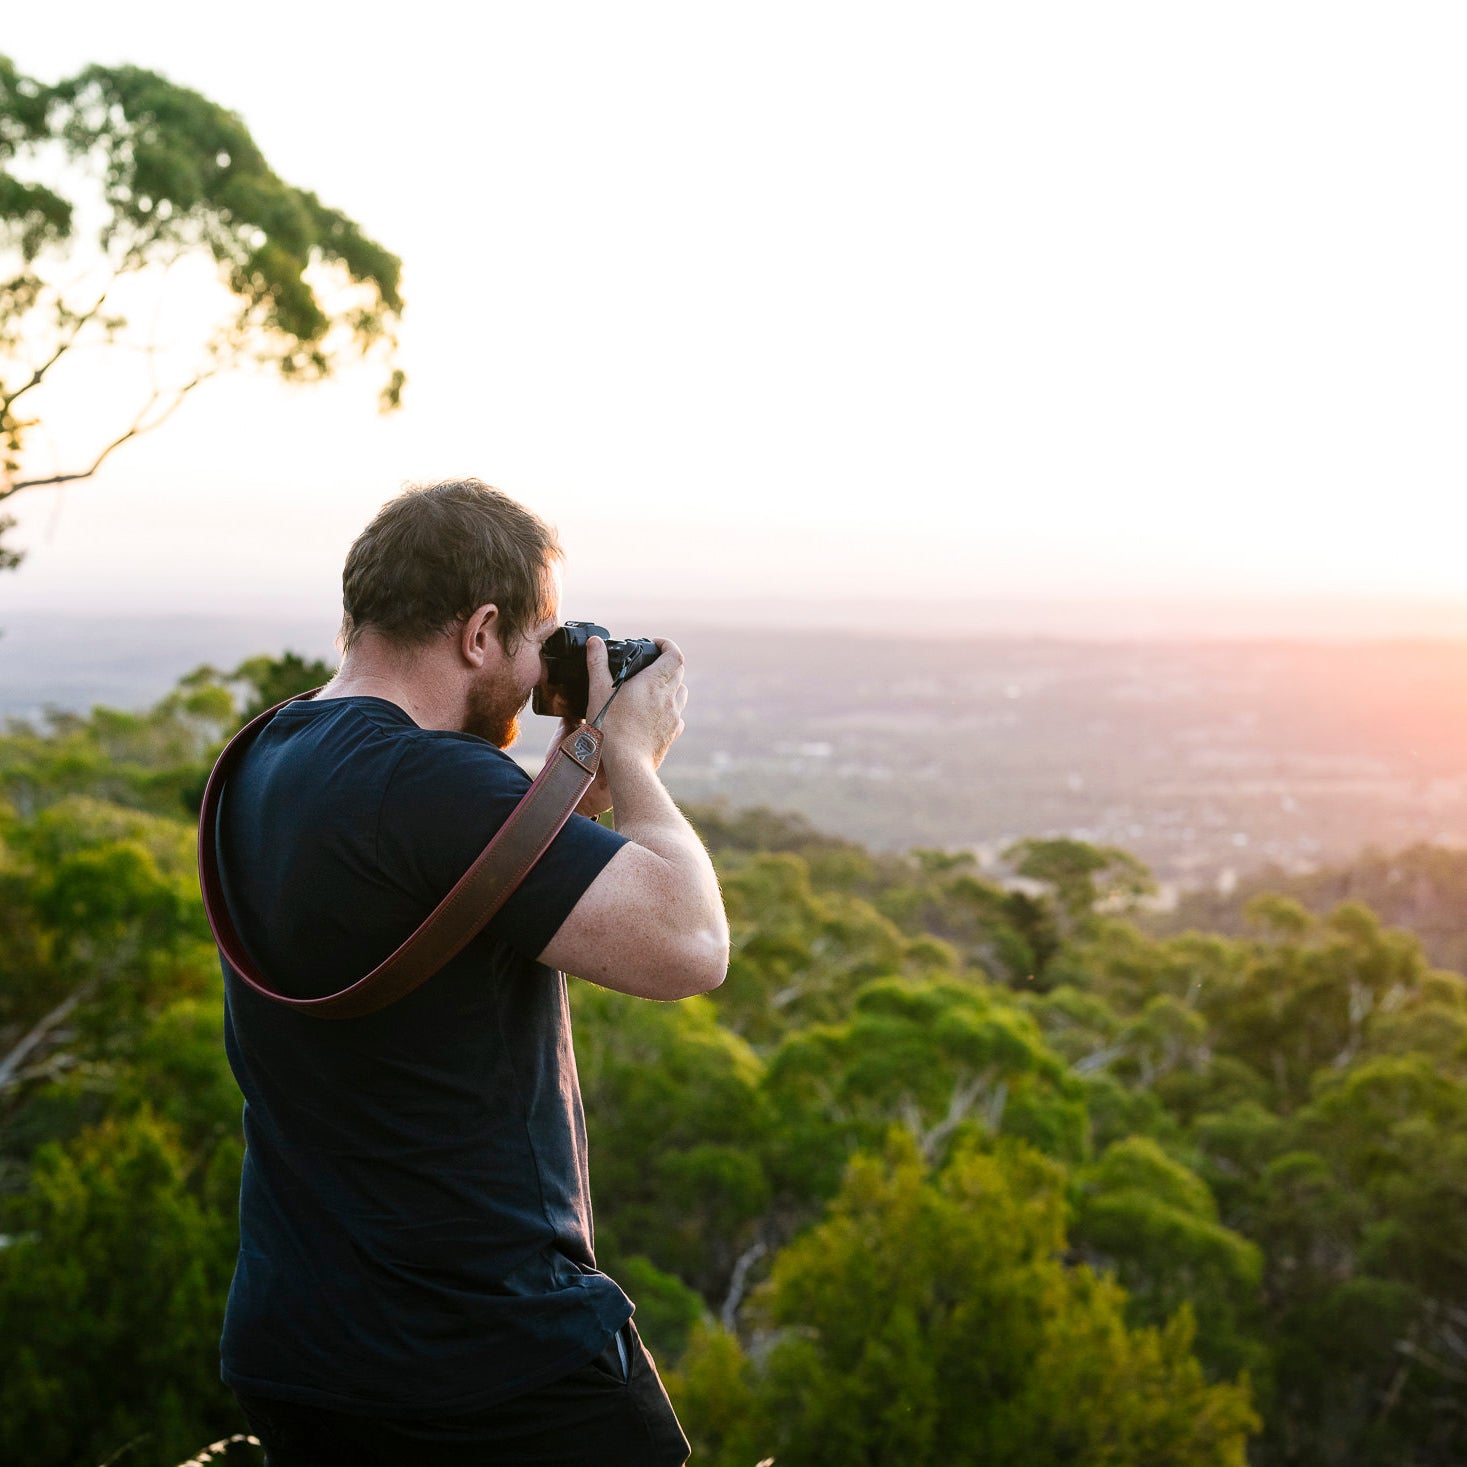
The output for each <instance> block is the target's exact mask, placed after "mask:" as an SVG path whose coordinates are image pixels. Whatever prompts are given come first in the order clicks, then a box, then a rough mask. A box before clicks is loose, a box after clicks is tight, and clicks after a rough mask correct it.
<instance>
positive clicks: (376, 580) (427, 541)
mask: <svg viewBox="0 0 1467 1467" xmlns="http://www.w3.org/2000/svg"><path fill="white" fill-rule="evenodd" d="M563 555H564V551H562V550H561V548H560V541H559V539H558V538H557V536H556V533H555V531H554V529H552V528H551V526H549V525H547V524H546V523H545V522H544V521H543V520H542V519H540V517H539V516H538V515H535V514H532V513H531V512H530V511H529V510H528V509H526V508H525V507H524V505H522V504H516V503H515V501H514V500H513V499H511V498H510V497H509V496H508V495H507V494H502V493H501V492H500V491H499V490H498V489H493V488H490V486H489V485H488V484H485V483H483V482H481V481H480V480H478V479H457V480H445V481H443V482H442V483H438V484H413V485H409V486H408V488H407V489H405V490H404V491H403V492H402V493H401V494H399V495H398V496H397V498H396V499H389V500H388V501H387V503H386V504H384V505H383V506H382V508H381V509H380V510H378V511H377V515H376V518H374V519H373V521H372V523H371V524H369V525H368V526H367V528H366V529H365V530H363V531H362V533H361V534H360V535H358V536H357V538H356V540H355V541H354V542H353V544H352V547H351V549H350V550H349V551H348V552H347V556H346V565H345V567H344V568H343V570H342V572H341V605H342V611H343V618H342V623H341V640H342V646H343V647H344V648H347V649H350V647H351V646H352V644H353V643H354V642H355V641H356V640H357V638H358V636H359V635H360V634H361V632H362V629H363V628H364V627H373V628H375V629H376V630H377V631H379V632H381V633H382V634H383V635H384V636H387V637H391V638H392V640H393V641H396V642H403V643H407V644H409V645H411V644H412V643H415V642H422V641H426V640H427V639H428V638H429V637H430V636H432V635H433V634H434V633H435V632H440V631H443V630H444V629H446V628H447V627H450V626H452V625H453V624H454V623H455V622H458V621H462V620H463V619H464V618H465V617H467V616H469V615H471V614H472V613H473V612H474V611H476V610H477V609H478V608H479V607H481V606H485V605H488V604H489V603H491V602H492V603H493V604H494V605H495V606H496V607H498V608H499V623H498V625H499V640H500V643H501V644H502V645H503V646H504V647H505V648H506V649H508V650H513V648H514V647H515V646H516V645H517V644H518V643H519V641H520V639H521V638H523V637H524V636H525V635H527V634H528V632H529V630H530V629H531V628H532V627H534V626H535V625H536V624H538V623H539V622H542V621H546V620H548V619H549V618H550V617H551V616H552V615H554V611H555V605H554V598H555V592H554V590H553V588H552V585H551V579H550V576H549V575H548V574H547V572H548V571H549V569H550V566H551V565H552V564H553V563H554V562H555V561H557V560H559V559H561V557H562V556H563Z"/></svg>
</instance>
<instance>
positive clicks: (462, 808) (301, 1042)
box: [218, 698, 632, 1415]
mask: <svg viewBox="0 0 1467 1467" xmlns="http://www.w3.org/2000/svg"><path fill="white" fill-rule="evenodd" d="M528 787H529V777H528V776H527V775H526V774H525V773H524V771H523V770H521V769H520V768H519V766H518V765H517V764H515V763H514V761H513V760H512V759H510V758H509V757H508V756H507V755H506V754H504V753H502V752H501V751H500V750H498V749H496V748H494V746H493V745H491V744H489V743H487V742H485V741H484V740H483V739H479V738H476V737H474V736H472V735H469V734H455V733H444V732H438V731H432V730H426V729H420V728H419V727H418V726H417V725H416V724H415V723H414V722H413V721H412V719H411V718H409V717H408V715H407V714H406V713H405V712H404V711H403V710H402V709H401V708H398V707H397V706H396V705H395V704H393V703H389V702H386V701H384V700H382V699H379V698H341V699H335V700H328V701H326V702H319V703H318V702H311V701H306V702H298V703H292V704H289V705H288V706H286V707H285V708H283V709H282V710H281V711H280V712H279V713H277V714H276V715H275V717H274V719H273V720H272V721H271V722H270V724H269V725H268V726H267V727H266V729H265V730H264V732H263V733H262V734H260V736H259V737H258V739H257V740H256V743H255V745H254V747H253V748H252V749H251V750H250V751H249V752H248V754H247V755H246V757H245V759H244V762H243V764H242V765H241V767H240V768H239V770H238V771H237V772H236V774H235V776H234V777H233V779H232V780H231V781H230V783H229V786H228V787H227V788H226V790H225V791H224V796H223V800H222V803H221V807H220V817H219V828H218V849H219V858H220V867H221V871H222V884H223V888H224V893H225V896H226V898H227V901H228V905H229V910H230V912H231V914H232V915H233V917H234V921H235V925H236V928H237V929H238V931H239V934H240V937H241V939H242V941H243V942H244V945H245V947H246V949H247V950H248V951H249V953H250V956H251V957H252V958H253V959H254V961H255V964H256V966H257V967H259V968H260V969H261V971H263V972H264V973H265V974H266V975H267V977H268V978H269V979H270V981H271V983H272V984H273V986H275V987H276V988H278V989H280V990H281V991H282V992H285V993H289V994H291V995H293V996H298V997H305V996H312V995H318V994H325V993H330V992H333V991H334V990H336V989H339V988H342V987H344V986H346V985H347V984H348V983H351V982H353V981H354V980H355V979H357V978H359V977H361V976H362V975H363V974H364V973H366V972H368V971H369V970H371V969H372V968H373V967H375V966H376V965H377V964H378V963H380V962H381V961H382V960H383V959H384V958H385V957H386V956H387V955H388V954H389V953H390V952H392V951H393V949H395V948H396V947H397V946H398V944H399V943H401V942H402V941H403V940H404V939H405V938H406V937H407V936H408V935H409V934H410V933H411V932H412V931H413V930H414V929H415V928H416V927H417V926H418V924H419V923H420V922H421V921H422V919H423V918H424V917H425V916H426V915H427V914H428V913H429V912H430V911H431V910H432V909H433V907H434V906H436V905H437V903H438V901H439V900H440V898H442V896H443V895H444V894H445V893H446V892H447V891H448V890H449V888H450V887H452V886H453V884H454V883H455V882H456V881H457V880H458V878H459V877H460V876H461V875H462V874H463V872H464V870H465V869H466V868H467V867H468V865H469V864H470V862H471V861H472V860H473V859H474V857H475V856H476V855H477V854H478V853H479V851H480V850H481V849H482V848H483V846H484V844H485V843H486V842H487V840H488V839H489V837H490V836H491V835H492V834H493V833H494V831H495V830H496V829H497V828H498V827H499V825H500V824H501V823H502V821H503V820H504V818H505V816H506V815H507V814H508V813H509V811H510V810H511V809H513V808H514V806H515V804H517V803H518V801H519V800H520V798H521V797H522V796H523V794H524V792H525V790H526V789H527V788H528ZM622 844H623V839H622V837H620V836H618V835H616V834H615V833H614V832H612V831H610V830H607V829H605V828H603V827H602V826H599V825H597V824H596V823H595V822H594V821H590V820H587V819H585V818H583V817H582V816H579V815H573V816H572V817H571V819H570V821H569V823H568V824H567V825H566V827H565V829H564V830H563V831H562V832H561V834H560V835H559V836H558V837H557V838H556V840H555V841H554V843H553V844H552V846H551V847H550V849H549V850H548V851H547V852H546V854H545V856H544V857H543V858H542V859H541V860H540V861H539V863H538V864H537V865H536V866H535V867H534V869H533V870H532V871H531V872H530V874H529V876H527V877H526V878H525V880H524V882H523V883H522V884H521V885H520V887H519V888H518V889H517V890H516V891H515V893H514V895H513V896H511V897H510V899H509V900H508V901H507V902H506V903H505V905H504V906H503V908H502V909H501V910H500V911H499V913H498V914H497V915H496V916H495V917H494V919H493V920H492V921H491V922H490V923H489V925H488V926H487V927H486V928H485V930H484V931H483V932H481V933H480V934H479V935H478V936H477V937H476V938H475V939H474V940H473V941H472V942H471V943H470V944H469V945H468V947H466V948H465V949H464V950H463V952H461V953H460V954H459V956H458V957H456V958H455V959H454V960H453V961H452V962H450V963H449V964H447V966H445V967H444V968H443V969H442V970H441V971H440V972H438V973H436V974H435V975H434V976H433V977H432V978H430V979H429V980H428V981H427V982H426V983H425V984H423V985H422V986H421V987H420V988H418V989H417V990H416V991H415V992H413V993H411V994H409V995H408V996H407V997H406V998H404V999H401V1000H400V1001H398V1002H397V1003H394V1004H391V1005H389V1006H388V1007H387V1008H385V1009H381V1010H379V1011H378V1012H377V1013H375V1014H368V1015H364V1016H362V1017H360V1018H354V1019H341V1020H333V1019H320V1018H313V1017H310V1016H308V1015H303V1014H298V1013H296V1012H294V1011H293V1010H290V1009H288V1008H286V1007H284V1006H283V1005H281V1004H277V1003H273V1002H272V1001H270V1000H269V999H266V998H263V997H261V996H260V995H259V994H257V993H255V992H254V991H253V990H251V989H250V988H248V987H247V986H246V985H244V984H243V983H241V982H240V981H239V979H238V978H237V977H236V976H235V975H234V972H233V970H232V969H231V968H230V967H229V965H228V964H227V963H226V964H224V979H225V983H224V988H225V1014H224V1020H225V1042H226V1045H227V1047H228V1052H229V1061H230V1064H231V1066H232V1067H233V1069H234V1073H235V1077H236V1079H237V1080H238V1081H239V1087H240V1089H241V1091H243V1093H244V1098H245V1106H244V1133H245V1160H244V1171H243V1176H242V1178H241V1184H240V1251H239V1261H238V1265H237V1268H236V1271H235V1276H234V1283H233V1286H232V1288H231V1290H230V1295H229V1306H228V1311H227V1314H226V1318H225V1323H224V1337H223V1341H222V1361H223V1376H224V1380H225V1382H226V1383H227V1384H228V1385H230V1386H232V1387H234V1388H236V1389H238V1390H240V1391H241V1392H244V1393H247V1394H251V1395H259V1396H273V1397H278V1398H283V1399H287V1400H293V1401H304V1402H309V1403H312V1404H316V1405H321V1406H328V1407H332V1408H335V1409H338V1410H346V1411H355V1412H361V1413H368V1414H381V1415H391V1414H398V1415H406V1414H422V1413H425V1412H435V1413H449V1414H451V1413H453V1412H470V1411H476V1410H482V1409H484V1408H486V1407H488V1406H492V1405H494V1404H495V1403H496V1402H498V1401H501V1400H505V1399H508V1398H509V1397H511V1396H513V1395H517V1394H519V1393H520V1392H522V1391H527V1390H531V1389H534V1388H535V1387H536V1386H539V1385H543V1384H546V1383H548V1382H549V1381H552V1380H555V1379H557V1378H559V1377H560V1376H563V1375H565V1374H567V1373H569V1372H570V1371H572V1370H575V1369H577V1368H578V1367H579V1366H581V1365H583V1364H584V1363H585V1362H586V1361H588V1360H590V1359H592V1358H593V1357H595V1356H596V1355H597V1354H598V1353H600V1351H601V1350H602V1349H603V1348H604V1347H605V1346H606V1345H607V1344H608V1343H609V1341H610V1339H611V1337H612V1334H613V1333H614V1332H615V1331H616V1330H617V1329H618V1328H619V1327H620V1326H621V1325H622V1324H623V1323H625V1321H626V1320H627V1318H628V1317H629V1316H630V1314H631V1312H632V1306H631V1303H630V1301H629V1300H628V1299H627V1297H626V1296H625V1295H624V1294H623V1293H622V1291H621V1290H620V1289H619V1288H618V1287H617V1286H616V1284H615V1283H613V1282H612V1280H611V1279H609V1278H608V1277H607V1276H606V1275H605V1274H602V1273H600V1272H598V1271H597V1269H596V1264H595V1259H594V1256H593V1254H592V1237H591V1202H590V1193H589V1183H588V1177H587V1169H586V1134H585V1122H584V1117H583V1115H582V1112H581V1097H580V1087H579V1084H578V1081H577V1078H576V1066H575V1057H574V1054H573V1052H572V1049H571V1036H570V1019H569V1013H568V1010H567V1004H566V989H565V978H564V977H563V976H562V975H561V974H559V973H557V972H555V971H554V970H553V969H551V968H547V967H545V966H543V965H542V964H540V963H538V962H537V961H536V957H537V955H538V954H539V953H540V952H541V951H543V949H544V947H545V945H546V943H547V942H548V941H549V940H550V938H551V937H552V936H553V935H554V934H555V932H556V931H557V929H558V928H559V927H560V925H561V923H562V922H563V921H564V920H565V918H566V917H567V916H568V915H569V914H570V911H571V909H572V908H573V907H574V906H575V904H576V902H577V901H578V900H579V899H580V897H581V895H582V893H583V892H584V891H585V890H586V888H587V887H588V886H589V885H590V884H591V882H592V881H593V880H594V879H595V878H596V876H597V875H598V874H599V873H600V871H601V870H602V869H603V867H604V866H605V865H606V863H607V862H608V861H609V860H610V859H611V858H612V857H613V856H614V855H615V854H616V852H617V851H618V850H619V849H620V847H621V845H622Z"/></svg>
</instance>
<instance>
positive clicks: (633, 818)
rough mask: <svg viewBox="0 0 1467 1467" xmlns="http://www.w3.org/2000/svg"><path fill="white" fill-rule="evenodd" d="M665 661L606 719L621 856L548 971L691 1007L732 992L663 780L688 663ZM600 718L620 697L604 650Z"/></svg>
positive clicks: (598, 667)
mask: <svg viewBox="0 0 1467 1467" xmlns="http://www.w3.org/2000/svg"><path fill="white" fill-rule="evenodd" d="M659 645H660V646H661V647H662V656H661V657H659V658H658V660H657V661H656V662H655V663H653V665H652V666H651V667H649V668H647V669H646V670H645V671H643V672H640V673H638V674H637V675H636V676H635V677H633V678H632V679H631V680H630V681H629V682H627V684H626V685H625V686H624V687H623V688H622V689H621V691H620V692H619V693H618V694H617V695H616V699H615V701H614V702H613V703H612V705H611V708H610V710H609V711H608V713H607V716H606V720H605V724H604V728H605V733H606V738H605V741H604V743H603V745H602V753H601V760H602V767H603V769H605V771H606V774H607V779H608V781H609V783H610V787H611V798H612V803H613V806H614V808H615V810H616V828H617V830H618V831H620V833H621V834H623V835H625V836H626V837H627V838H628V840H629V842H630V844H628V845H626V846H623V847H622V849H621V850H619V851H618V852H617V853H616V855H615V856H613V857H612V859H611V860H610V861H609V862H608V863H607V865H606V867H605V869H604V870H602V872H601V874H600V875H599V876H598V877H597V878H596V879H595V881H593V882H592V883H591V885H590V886H589V887H587V889H586V891H585V893H584V895H583V896H582V897H581V899H580V901H578V902H577V903H576V905H575V907H574V908H573V909H572V911H571V914H570V916H569V917H567V918H566V920H565V921H564V922H563V923H562V924H561V926H560V929H559V931H557V932H556V934H555V936H554V937H553V938H551V940H550V943H549V945H548V946H547V947H546V949H545V951H544V952H543V953H542V954H541V955H540V960H541V961H542V962H544V963H548V964H549V965H550V966H551V967H555V968H562V969H564V970H565V971H566V972H567V973H574V974H575V975H576V976H577V977H579V978H584V979H586V980H588V981H589V982H592V983H598V984H600V985H601V986H602V987H605V988H615V989H618V990H619V991H620V992H622V993H631V994H636V995H638V996H639V997H642V998H660V999H676V998H687V997H689V996H690V995H692V994H695V993H706V992H707V991H708V990H709V989H711V988H716V987H718V985H719V984H720V983H722V982H723V978H724V974H725V973H726V972H727V971H728V919H727V917H726V916H725V915H724V910H723V897H722V895H721V893H720V892H719V889H718V877H717V875H716V874H715V873H714V870H713V863H712V861H710V860H709V858H708V852H707V851H706V850H704V848H703V843H702V841H700V840H699V839H698V836H697V833H696V832H695V831H694V830H693V828H692V826H691V825H689V824H688V822H687V820H686V819H685V818H684V816H683V814H682V812H681V811H680V810H679V809H678V808H677V806H676V805H675V804H674V803H673V801H672V796H671V795H669V794H668V792H667V790H666V788H665V787H664V785H663V783H662V781H661V780H660V779H659V778H658V776H657V769H658V766H659V765H660V764H661V763H662V759H663V757H664V755H665V754H666V753H667V750H668V748H669V747H670V746H671V744H672V742H673V740H674V739H676V738H677V736H678V735H679V734H680V733H681V732H682V728H683V721H682V710H683V707H684V705H685V703H686V701H687V687H686V685H685V684H684V682H683V657H682V653H681V652H680V651H679V650H678V649H677V647H676V646H674V645H673V644H672V643H671V642H662V643H659ZM587 666H588V669H589V671H590V674H591V700H590V706H591V708H592V709H593V710H595V709H598V708H600V707H601V705H602V704H603V703H604V702H605V701H606V699H607V698H608V697H609V696H610V694H611V678H610V675H609V673H608V672H607V670H606V648H605V645H604V643H602V642H601V640H600V639H599V638H592V639H591V642H590V644H589V645H588V647H587Z"/></svg>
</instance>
